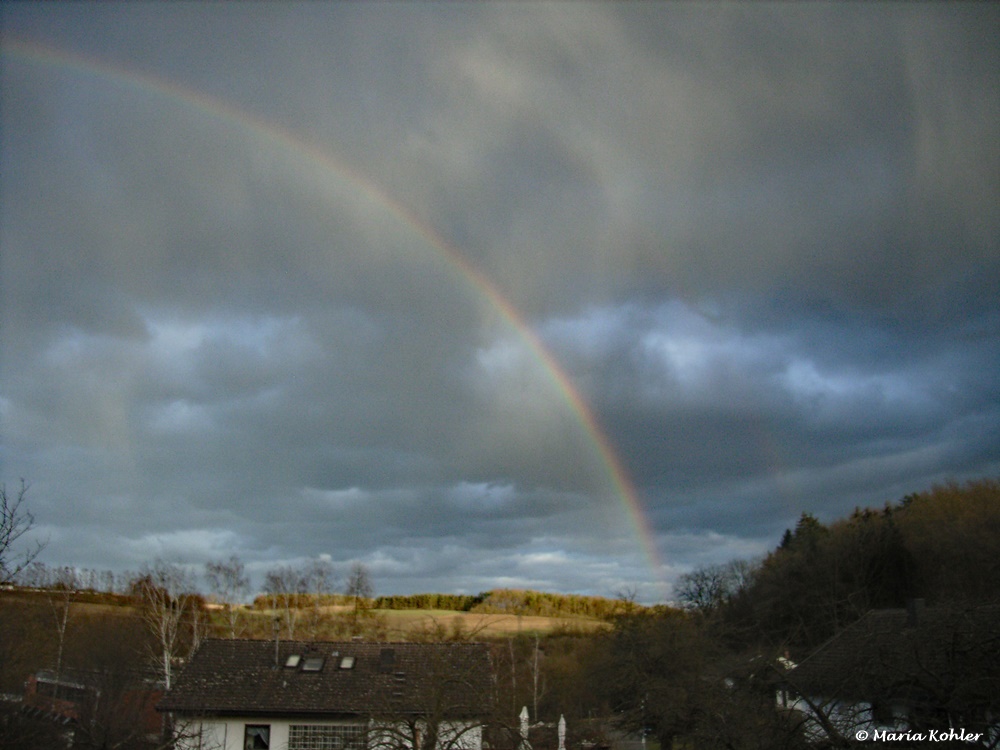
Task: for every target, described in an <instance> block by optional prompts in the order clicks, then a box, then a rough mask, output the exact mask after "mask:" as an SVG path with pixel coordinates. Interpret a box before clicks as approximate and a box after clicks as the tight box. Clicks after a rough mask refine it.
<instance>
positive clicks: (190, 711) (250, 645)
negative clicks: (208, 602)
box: [158, 640, 492, 750]
mask: <svg viewBox="0 0 1000 750" xmlns="http://www.w3.org/2000/svg"><path fill="white" fill-rule="evenodd" d="M491 693H492V676H491V669H490V658H489V652H488V650H487V647H486V645H485V644H481V643H363V642H358V641H350V642H345V643H324V642H302V641H280V642H275V641H253V640H206V641H204V642H203V643H202V644H201V646H200V647H199V648H198V650H197V651H196V652H195V654H194V655H193V656H192V658H191V660H190V662H189V664H188V665H187V666H186V667H185V669H184V671H183V672H182V673H181V674H180V676H179V677H178V678H177V679H176V682H175V684H174V686H173V687H172V688H171V689H170V691H169V692H168V693H167V695H166V697H165V698H164V699H163V701H161V703H160V705H159V707H158V708H159V710H160V711H161V712H165V713H168V714H170V715H171V717H172V721H173V725H174V731H175V734H176V735H177V737H178V741H179V744H180V745H181V746H183V747H187V748H204V749H205V750H209V749H210V748H211V749H212V750H215V749H217V750H246V749H247V748H281V750H368V749H371V748H384V749H385V750H396V749H402V748H409V749H410V750H434V748H437V750H481V747H482V730H483V726H484V724H485V722H486V719H487V718H488V716H489V714H490V707H491V705H492V703H491Z"/></svg>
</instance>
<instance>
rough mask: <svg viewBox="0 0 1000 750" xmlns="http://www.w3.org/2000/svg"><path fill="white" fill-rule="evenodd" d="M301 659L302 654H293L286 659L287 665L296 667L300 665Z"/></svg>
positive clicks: (292, 667)
mask: <svg viewBox="0 0 1000 750" xmlns="http://www.w3.org/2000/svg"><path fill="white" fill-rule="evenodd" d="M301 660H302V657H301V656H299V655H298V654H292V655H291V656H289V657H288V658H287V659H285V666H286V667H288V668H289V669H295V667H297V666H299V662H300V661H301Z"/></svg>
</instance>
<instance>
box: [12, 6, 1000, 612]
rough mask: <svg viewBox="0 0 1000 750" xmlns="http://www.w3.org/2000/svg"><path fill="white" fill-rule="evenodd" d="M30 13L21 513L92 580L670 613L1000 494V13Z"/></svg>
mask: <svg viewBox="0 0 1000 750" xmlns="http://www.w3.org/2000/svg"><path fill="white" fill-rule="evenodd" d="M2 12H3V21H4V23H3V34H4V41H5V44H4V53H3V54H4V57H3V68H2V101H3V102H4V105H3V109H2V110H0V116H2V125H3V127H2V133H3V142H2V172H0V174H2V179H3V190H2V192H0V196H2V204H0V210H2V212H3V214H2V225H0V229H2V233H0V241H2V245H3V248H2V249H3V253H2V259H0V262H2V269H0V270H2V283H3V290H2V291H3V359H2V366H3V370H2V390H0V417H2V440H3V442H2V453H0V456H2V462H3V463H2V466H0V474H2V478H3V479H4V481H7V482H8V483H9V482H11V481H14V480H15V479H16V477H18V476H22V475H23V476H26V477H27V478H29V479H30V480H31V481H32V483H33V489H32V493H33V494H34V495H35V498H36V499H35V501H34V502H35V503H36V504H37V506H36V511H37V512H36V515H37V516H38V518H39V522H40V525H41V526H42V527H43V528H42V529H41V531H42V532H43V533H46V534H48V535H49V538H50V540H51V541H50V544H49V548H48V549H47V552H46V554H47V555H48V556H49V557H50V558H51V560H52V561H53V562H58V563H77V564H81V565H89V566H95V567H104V566H107V567H114V568H136V567H138V566H139V565H141V564H142V562H144V561H147V560H148V559H150V558H151V557H154V556H157V555H159V556H163V557H167V558H172V559H178V560H183V561H184V562H187V563H190V564H192V565H196V564H198V563H200V562H202V561H203V560H205V559H208V558H210V557H222V556H226V555H228V554H230V553H238V554H241V555H242V556H244V557H245V558H246V559H247V561H248V562H249V563H250V565H251V569H252V570H253V571H254V573H255V575H258V576H260V575H262V574H263V572H264V571H265V570H266V569H267V567H268V566H270V565H272V564H275V563H277V562H280V561H291V562H295V561H302V560H305V559H307V558H314V557H316V556H317V555H329V556H330V558H331V559H333V560H335V561H348V560H352V559H361V560H365V561H366V562H368V563H369V564H370V565H371V566H372V569H373V572H374V573H375V575H376V580H377V583H378V586H379V588H380V590H384V591H415V590H418V589H420V590H434V589H436V590H462V591H472V592H475V591H479V590H483V589H486V588H490V587H492V586H497V585H523V586H536V587H540V588H550V589H563V590H576V591H589V592H594V593H602V594H614V593H615V592H616V591H621V590H624V589H626V588H629V587H632V586H638V587H639V590H640V592H641V595H642V596H643V597H644V598H645V599H647V600H652V599H655V598H657V597H660V596H662V595H663V590H662V589H661V588H658V586H657V583H658V581H659V580H661V579H666V580H668V581H669V580H671V579H672V578H673V577H675V576H676V575H677V574H678V573H680V572H682V571H683V570H685V569H687V568H689V567H690V566H692V565H696V564H703V563H706V562H718V561H722V560H725V559H728V558H730V557H734V556H750V555H755V554H759V553H761V552H763V551H764V550H766V549H767V548H768V547H769V546H772V545H773V544H774V543H775V542H776V541H777V539H778V537H779V535H780V532H781V530H782V529H783V528H784V527H786V526H787V525H789V524H791V523H794V520H795V518H796V517H797V516H798V515H799V513H801V512H802V511H803V510H810V511H812V512H815V513H817V514H818V515H820V517H822V518H833V517H836V516H838V515H841V514H843V513H846V512H849V511H850V510H851V509H852V508H853V507H854V506H855V505H857V504H862V505H864V504H875V505H881V504H883V503H884V502H886V501H890V500H895V499H898V498H899V497H901V496H902V495H904V494H906V493H908V492H912V491H915V490H920V489H924V488H925V487H927V486H928V485H929V484H930V483H932V482H935V481H941V480H944V479H947V478H952V477H955V478H964V477H974V476H981V475H988V474H996V473H998V472H1000V453H998V448H997V446H998V445H1000V426H998V425H1000V406H998V401H997V398H996V394H997V393H998V392H1000V383H998V375H997V372H1000V368H998V367H997V364H998V363H1000V341H998V331H1000V313H997V311H996V303H995V296H996V291H995V290H996V288H997V286H998V281H1000V247H998V237H1000V208H998V206H1000V132H998V123H1000V72H998V71H1000V52H998V45H997V43H996V41H995V40H996V39H997V38H998V37H1000V34H998V33H997V32H1000V28H998V25H1000V13H998V11H997V10H996V8H994V7H993V6H989V5H981V6H980V5H958V6H936V5H916V6H896V5H892V6H885V5H873V6H854V5H846V6H840V5H818V6H802V7H800V6H788V5H785V4H780V5H767V4H760V5H757V4H755V5H738V4H719V5H709V6H699V5H690V6H689V5H659V4H647V3H635V4H632V3H622V4H615V5H596V4H595V5H577V4H571V5H566V4H558V3H557V4H520V3H513V4H500V3H497V4H494V3H490V4H482V5H479V4H476V5H468V6H454V5H447V6H438V5H431V4H416V5H412V6H387V5H381V4H339V3H336V4H315V5H299V4H295V5H286V4H264V5H254V6H230V5H226V4H214V3H206V4H196V3H191V4H183V5H176V6H175V5H169V6H157V5H148V4H126V5H120V6H119V5H105V4H65V5H62V4H48V5H45V6H30V5H15V6H10V5H7V6H4V8H3V11H2ZM112 30H113V31H112ZM321 154H322V155H323V156H322V158H320V156H319V155H321ZM366 185H374V186H377V189H374V190H373V189H372V188H371V187H367V186H366ZM393 201H398V202H399V204H400V205H402V206H404V207H405V210H403V211H400V210H399V208H398V207H397V206H395V205H394V204H393ZM407 212H409V213H407ZM413 217H416V219H417V220H419V221H420V222H423V223H424V224H426V225H427V226H429V227H431V228H432V229H433V232H436V233H438V234H439V235H440V236H441V238H442V241H443V242H445V243H447V244H450V245H452V246H454V252H456V253H458V254H460V255H461V257H462V258H463V259H465V261H467V262H470V263H472V264H473V265H474V266H475V267H476V268H478V269H479V270H480V271H481V272H483V273H484V274H485V275H486V276H487V277H488V278H489V279H490V281H491V283H492V284H494V285H495V287H496V289H497V290H498V291H499V292H500V293H501V294H502V295H504V296H505V297H506V298H507V299H508V300H509V302H510V303H511V304H512V305H513V307H514V308H515V309H516V311H517V314H518V315H521V316H523V317H524V320H525V321H526V324H527V325H528V326H530V328H531V329H532V330H533V331H534V332H536V333H537V334H538V336H539V337H540V338H541V339H542V340H543V341H544V343H545V345H546V346H547V347H548V348H549V349H550V351H551V353H552V354H553V356H554V357H555V358H556V360H557V361H558V362H559V365H560V367H562V368H563V369H564V370H565V372H566V374H567V375H568V376H569V378H570V380H571V381H572V383H573V384H575V387H576V388H578V389H579V391H580V394H581V395H582V397H583V398H584V400H585V401H586V403H587V404H588V405H589V407H590V408H591V409H592V410H593V412H594V414H595V416H596V419H597V423H598V424H599V426H600V428H601V429H603V430H604V431H605V433H606V435H607V438H608V440H609V443H610V444H611V445H612V447H613V448H614V450H615V452H616V453H617V455H618V457H619V458H620V460H621V462H622V464H623V466H624V467H625V468H626V469H627V471H628V473H629V475H630V476H631V479H632V480H633V481H634V482H635V484H636V487H637V492H638V496H639V498H640V500H641V502H642V504H643V506H644V512H645V513H646V514H647V516H648V521H649V524H650V526H651V528H652V530H653V536H654V537H655V538H654V540H653V542H654V544H655V546H656V548H657V550H658V552H659V554H660V556H661V557H662V559H663V562H664V564H663V565H662V567H661V568H660V569H658V570H656V571H653V570H651V568H650V561H649V560H648V559H646V556H647V553H648V550H644V549H643V542H642V540H640V539H639V538H638V536H637V533H636V529H637V528H638V527H640V526H641V525H642V522H641V521H640V520H639V519H637V518H635V517H633V516H632V514H631V513H630V512H629V511H628V510H627V503H626V502H625V501H624V500H623V498H622V497H621V496H620V491H619V489H618V488H617V487H616V484H615V481H614V479H613V476H612V469H611V467H609V466H608V465H607V461H606V457H605V456H603V455H602V453H601V450H600V448H599V446H598V445H597V443H596V442H595V436H594V435H592V434H590V433H589V432H588V429H587V428H586V425H585V419H584V418H583V416H582V415H580V414H579V413H577V411H576V409H575V407H574V405H573V404H572V400H571V399H570V398H568V397H567V394H565V393H564V392H563V390H564V389H563V385H562V384H560V383H559V382H558V378H557V377H556V376H557V373H553V372H552V371H551V370H549V369H548V368H547V367H546V366H544V364H543V363H542V362H541V361H540V359H539V357H538V353H537V352H536V351H534V350H533V347H532V345H531V343H530V342H529V341H528V340H527V339H526V337H525V336H524V335H523V331H521V330H519V327H518V326H519V325H520V324H519V323H517V322H516V321H515V320H512V319H510V318H508V317H507V316H506V315H505V314H503V313H502V312H501V311H500V310H499V309H498V308H497V306H496V304H495V303H494V302H491V301H490V299H489V295H487V294H485V293H484V291H483V289H482V287H481V284H480V283H479V282H478V281H477V280H476V279H474V278H472V277H470V276H469V275H468V274H467V273H466V272H465V271H463V270H462V269H460V268H459V266H458V265H457V264H456V263H455V262H454V261H453V259H452V258H451V257H450V256H449V254H448V253H449V252H450V251H447V250H446V249H445V248H443V247H442V246H441V242H442V241H439V240H438V239H436V238H435V237H434V235H433V233H431V234H428V233H427V232H426V231H424V230H423V229H421V228H420V227H417V226H414V224H413Z"/></svg>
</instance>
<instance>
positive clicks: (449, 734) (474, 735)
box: [177, 717, 483, 750]
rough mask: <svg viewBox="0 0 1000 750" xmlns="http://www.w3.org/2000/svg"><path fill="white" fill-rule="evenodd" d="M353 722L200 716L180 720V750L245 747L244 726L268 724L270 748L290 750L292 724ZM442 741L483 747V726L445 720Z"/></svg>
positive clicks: (462, 749)
mask: <svg viewBox="0 0 1000 750" xmlns="http://www.w3.org/2000/svg"><path fill="white" fill-rule="evenodd" d="M351 723H353V722H336V721H319V720H313V719H296V720H294V721H288V720H285V719H280V720H279V719H271V720H269V719H265V718H261V717H227V718H224V719H223V718H218V719H200V720H196V721H194V722H191V723H190V724H184V723H181V722H178V723H177V729H178V734H179V735H180V739H179V741H178V746H179V748H181V750H244V747H243V737H244V728H245V727H246V725H247V724H258V725H259V724H269V725H270V727H271V750H287V749H288V727H289V726H290V725H292V724H309V725H312V726H333V725H338V724H339V725H344V724H351ZM439 732H440V735H441V743H439V745H440V744H442V743H449V742H450V745H449V747H451V748H454V749H457V750H482V746H483V729H482V726H480V725H478V724H473V723H465V722H443V723H442V725H441V727H440V730H439Z"/></svg>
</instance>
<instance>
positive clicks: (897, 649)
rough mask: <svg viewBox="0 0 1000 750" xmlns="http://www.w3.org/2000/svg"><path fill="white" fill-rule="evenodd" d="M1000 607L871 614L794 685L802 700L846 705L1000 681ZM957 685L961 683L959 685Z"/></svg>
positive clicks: (799, 673)
mask: <svg viewBox="0 0 1000 750" xmlns="http://www.w3.org/2000/svg"><path fill="white" fill-rule="evenodd" d="M998 652H1000V607H997V606H984V607H975V608H952V607H940V608H938V607H927V608H926V609H921V610H920V611H919V613H918V615H917V617H916V620H914V614H913V612H910V611H907V610H906V609H879V610H871V611H869V612H868V613H867V614H865V615H864V616H863V617H862V618H861V619H860V620H858V621H857V622H855V623H853V624H851V625H849V626H847V627H846V628H844V629H843V630H841V631H840V632H839V633H837V634H836V635H835V636H833V637H832V638H831V639H830V640H829V641H827V642H826V643H825V644H823V645H822V646H820V647H819V648H818V649H816V651H814V652H813V653H812V654H811V655H810V656H809V657H808V658H807V659H804V660H803V661H802V663H800V664H799V665H798V666H797V667H796V668H795V669H793V670H790V671H789V672H788V673H787V679H788V682H789V683H790V684H791V685H792V686H793V687H794V688H795V689H796V690H798V691H799V692H800V693H807V694H811V695H825V696H828V697H834V696H836V697H839V698H842V699H866V698H871V697H872V696H873V695H887V694H901V693H905V692H906V691H907V690H908V689H913V688H914V687H918V686H922V685H925V684H927V683H930V682H936V683H942V682H945V683H948V685H939V688H944V687H947V688H948V689H954V688H956V687H961V686H960V685H958V684H957V683H958V682H959V681H969V682H975V683H976V684H977V685H991V686H992V687H991V688H990V689H991V690H995V689H996V683H997V680H998V678H1000V675H998V672H1000V670H998V669H997V668H996V667H995V666H993V665H995V664H997V662H998V660H996V657H995V654H996V653H998ZM951 683H956V684H955V685H952V684H951Z"/></svg>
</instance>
